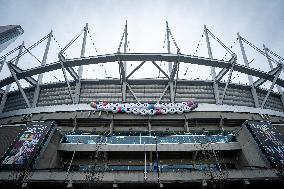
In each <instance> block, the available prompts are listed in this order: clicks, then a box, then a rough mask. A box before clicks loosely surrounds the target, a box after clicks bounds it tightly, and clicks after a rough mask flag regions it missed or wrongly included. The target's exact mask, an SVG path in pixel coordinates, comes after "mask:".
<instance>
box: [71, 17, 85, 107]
mask: <svg viewBox="0 0 284 189" xmlns="http://www.w3.org/2000/svg"><path fill="white" fill-rule="evenodd" d="M87 33H88V23H86V26H85V27H84V37H83V43H82V48H81V58H83V57H84V56H85V51H86V42H87ZM82 74H83V66H79V69H78V80H77V82H76V86H75V99H74V103H75V104H78V103H79V101H80V93H81V79H82Z"/></svg>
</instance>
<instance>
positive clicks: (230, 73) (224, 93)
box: [220, 54, 237, 104]
mask: <svg viewBox="0 0 284 189" xmlns="http://www.w3.org/2000/svg"><path fill="white" fill-rule="evenodd" d="M233 57H235V58H233V60H235V61H234V62H232V65H231V69H230V72H229V76H228V79H227V82H226V85H225V88H224V91H223V95H222V98H221V99H220V104H223V100H224V98H225V96H226V92H227V88H228V85H229V83H230V82H231V78H232V74H233V71H234V65H235V64H236V57H237V56H236V55H235V54H233Z"/></svg>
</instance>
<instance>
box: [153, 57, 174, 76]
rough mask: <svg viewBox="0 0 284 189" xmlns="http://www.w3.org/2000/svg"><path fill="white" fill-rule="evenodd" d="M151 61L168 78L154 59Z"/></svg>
mask: <svg viewBox="0 0 284 189" xmlns="http://www.w3.org/2000/svg"><path fill="white" fill-rule="evenodd" d="M152 63H153V64H154V66H156V67H157V68H158V69H159V70H160V72H162V74H163V75H164V76H165V77H167V78H168V79H170V78H169V76H168V74H167V73H166V72H165V71H164V70H163V69H162V68H161V67H160V66H159V65H158V64H157V63H156V62H155V61H152Z"/></svg>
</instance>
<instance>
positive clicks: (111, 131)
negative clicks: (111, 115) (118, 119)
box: [109, 119, 113, 134]
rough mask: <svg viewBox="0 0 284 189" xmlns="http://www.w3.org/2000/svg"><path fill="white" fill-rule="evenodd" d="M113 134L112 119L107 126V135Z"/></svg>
mask: <svg viewBox="0 0 284 189" xmlns="http://www.w3.org/2000/svg"><path fill="white" fill-rule="evenodd" d="M112 133H113V119H112V120H111V122H110V124H109V134H112Z"/></svg>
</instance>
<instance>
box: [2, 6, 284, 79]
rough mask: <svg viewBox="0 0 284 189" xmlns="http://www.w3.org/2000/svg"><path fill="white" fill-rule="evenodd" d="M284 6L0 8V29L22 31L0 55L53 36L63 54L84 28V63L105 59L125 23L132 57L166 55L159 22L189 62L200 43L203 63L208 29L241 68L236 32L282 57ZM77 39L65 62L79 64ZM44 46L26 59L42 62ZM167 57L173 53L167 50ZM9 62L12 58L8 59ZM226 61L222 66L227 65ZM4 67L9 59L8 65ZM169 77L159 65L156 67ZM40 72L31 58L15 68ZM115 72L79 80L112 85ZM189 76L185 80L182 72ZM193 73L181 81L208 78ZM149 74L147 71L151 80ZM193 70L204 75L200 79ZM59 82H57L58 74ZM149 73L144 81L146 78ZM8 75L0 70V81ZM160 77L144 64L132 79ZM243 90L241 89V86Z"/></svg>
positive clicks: (106, 69)
mask: <svg viewBox="0 0 284 189" xmlns="http://www.w3.org/2000/svg"><path fill="white" fill-rule="evenodd" d="M283 10H284V1H283V0H271V1H267V0H239V1H236V0H234V1H233V0H230V1H229V0H211V1H209V0H199V1H197V0H196V1H190V0H171V1H167V0H160V1H159V0H140V1H138V0H129V1H124V0H104V1H94V0H92V1H91V0H90V1H83V0H81V1H79V0H78V1H75V0H60V1H58V0H25V1H23V0H0V25H10V24H15V25H18V24H19V25H21V26H22V28H23V29H24V30H25V33H24V34H23V35H22V36H21V37H19V38H18V39H17V40H16V42H15V43H14V44H13V45H11V46H10V47H8V49H7V50H6V51H4V52H2V55H3V54H4V53H5V52H7V51H8V50H11V49H12V48H13V47H15V46H17V45H20V44H21V42H22V41H25V45H26V46H27V47H28V46H29V45H31V44H33V43H35V42H36V41H37V40H39V39H40V38H42V37H43V36H45V35H46V34H48V33H49V32H50V30H51V29H52V30H53V31H54V37H55V38H56V39H57V41H58V42H59V43H60V45H61V46H64V45H66V44H67V43H68V41H69V40H71V39H72V38H73V37H74V36H75V35H76V34H78V33H80V31H81V30H82V28H83V27H84V25H85V23H89V29H90V34H91V37H92V39H93V41H94V42H95V46H96V48H97V50H98V53H96V52H95V50H94V47H93V46H92V44H91V41H90V37H88V38H87V40H88V42H87V50H86V56H90V55H92V56H94V55H97V54H111V53H115V52H117V48H118V45H119V41H120V39H121V36H122V32H123V28H124V24H125V21H126V20H127V21H128V33H129V35H128V38H129V49H130V53H131V52H132V53H133V52H148V53H153V52H166V49H165V48H163V41H164V37H165V32H166V24H165V22H166V21H168V22H169V26H170V29H171V31H172V33H173V35H174V38H175V39H176V41H177V43H178V46H179V47H180V49H181V52H182V53H184V54H194V52H195V50H196V46H197V44H198V42H199V40H201V46H200V48H199V50H198V52H197V53H196V54H195V55H198V56H202V57H208V55H207V51H206V45H205V38H204V37H203V38H202V37H201V36H202V33H203V26H204V25H207V27H208V28H209V30H210V31H212V32H213V33H214V34H215V35H216V36H217V37H219V38H220V39H221V40H222V41H223V42H224V43H225V44H226V45H227V46H232V47H233V48H232V50H233V51H234V52H235V53H236V54H237V55H238V63H239V64H243V59H242V57H241V54H240V50H239V44H238V43H235V44H234V43H233V42H234V41H236V38H237V32H240V34H241V35H242V36H243V37H245V38H247V39H248V40H249V41H250V42H252V43H253V44H255V45H256V46H258V47H260V48H261V49H262V45H263V44H266V46H267V47H269V48H270V49H271V50H273V51H274V52H276V53H277V54H279V55H281V56H282V57H283V56H284V43H283V37H284V11H283ZM210 40H211V43H212V51H213V57H214V58H218V59H221V58H223V57H224V55H225V50H224V49H222V47H221V46H220V45H218V44H217V43H216V42H215V41H214V39H212V38H211V39H210ZM81 43H82V38H79V39H78V41H77V42H76V43H74V45H73V46H72V47H70V49H69V50H68V51H67V55H68V58H72V57H79V54H80V48H81ZM44 46H45V44H42V45H41V46H39V47H38V48H36V49H34V50H33V51H32V52H33V54H34V55H36V56H37V57H38V58H39V59H42V56H43V51H44ZM245 48H246V50H247V54H248V59H249V60H253V59H255V60H254V61H253V62H252V64H251V66H252V67H255V68H261V69H262V70H265V71H268V70H269V68H268V63H267V61H266V59H265V57H262V56H259V55H258V54H257V53H256V52H255V51H254V50H252V49H251V48H249V47H248V46H245ZM172 51H173V52H174V53H175V52H176V49H175V48H174V46H173V44H172ZM57 53H58V48H56V44H55V42H54V41H53V44H52V45H51V50H50V56H49V58H48V63H50V62H54V61H57V55H56V54H57ZM11 58H12V57H11ZM229 58H230V57H229V56H226V57H225V59H229ZM8 59H9V58H8ZM159 64H160V65H161V66H162V68H163V69H165V70H167V65H166V64H165V63H159ZM135 65H137V64H135V63H132V64H131V63H128V73H129V72H130V71H131V70H132V69H133V68H134V67H135ZM34 66H39V62H37V61H36V60H35V59H34V58H32V57H31V56H30V55H28V54H27V55H25V57H24V58H23V59H22V60H21V61H20V62H19V67H21V68H24V69H27V68H30V67H34ZM116 68H118V66H117V64H116V63H115V64H108V65H104V66H100V65H98V66H86V67H84V78H103V77H105V73H106V74H107V76H110V77H119V76H118V69H116ZM152 68H153V69H152ZM187 68H188V72H187V74H186V75H184V73H185V70H186V69H187ZM196 69H197V67H196V66H187V65H186V66H185V65H184V66H181V70H180V74H179V75H180V77H181V78H187V79H192V78H201V79H207V78H208V77H209V74H210V71H209V68H204V69H198V72H197V71H196ZM149 70H153V71H151V72H149ZM199 70H203V72H200V71H199ZM55 73H57V74H56V76H57V79H59V80H63V75H62V72H61V71H57V72H55ZM146 73H147V74H146ZM234 74H235V75H234V76H233V77H234V81H235V82H238V81H243V79H241V78H242V76H240V75H237V73H234ZM8 75H9V71H8V70H7V68H4V70H3V71H2V73H1V75H0V79H2V78H4V77H6V76H8ZM158 75H159V73H158V71H157V70H156V69H155V68H154V67H153V66H152V65H151V64H150V63H146V64H145V65H144V66H143V67H142V68H141V70H139V71H138V72H137V73H136V75H134V76H133V77H134V78H137V77H145V78H147V77H157V76H158ZM57 79H56V78H54V74H53V75H51V74H45V77H44V81H45V82H48V81H49V80H51V81H56V80H57ZM244 82H245V81H244Z"/></svg>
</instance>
